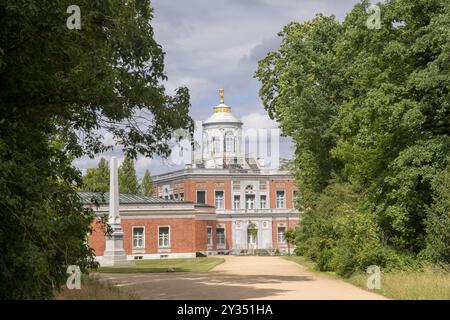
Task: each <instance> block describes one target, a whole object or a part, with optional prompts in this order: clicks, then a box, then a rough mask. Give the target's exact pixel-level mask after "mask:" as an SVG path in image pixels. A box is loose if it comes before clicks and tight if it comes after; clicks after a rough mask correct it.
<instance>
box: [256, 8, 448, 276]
mask: <svg viewBox="0 0 450 320" xmlns="http://www.w3.org/2000/svg"><path fill="white" fill-rule="evenodd" d="M378 5H379V6H380V8H381V13H382V14H381V19H382V21H381V28H380V29H369V28H367V26H366V22H367V19H368V18H369V13H368V8H369V2H368V1H362V2H361V3H358V4H356V5H355V6H354V8H353V10H352V11H351V12H349V13H348V14H347V16H346V18H345V20H344V21H343V22H342V23H339V22H337V21H336V20H335V19H334V17H325V16H323V15H318V16H317V17H316V18H315V19H313V20H312V21H308V22H305V23H301V24H300V23H290V24H289V25H287V26H286V27H285V28H284V29H283V31H282V32H281V33H280V36H281V37H283V41H282V45H281V47H280V49H279V50H278V51H276V52H270V53H268V54H267V56H266V57H265V58H264V59H263V60H261V61H260V62H259V68H258V71H257V72H256V77H257V78H258V79H259V80H260V81H261V82H262V87H261V90H260V96H261V98H262V100H263V103H264V107H265V108H266V109H267V110H268V112H269V115H270V116H271V117H272V118H273V119H276V120H277V121H279V123H280V127H281V128H282V130H283V133H284V134H286V135H290V136H292V137H293V140H294V141H295V143H296V158H295V176H296V180H297V185H298V187H299V191H300V196H301V199H302V202H303V203H304V206H305V208H306V209H307V210H305V212H304V213H303V218H304V219H303V220H302V223H303V224H307V225H308V228H309V230H307V228H306V227H300V229H299V232H298V236H297V239H298V245H297V247H298V248H299V250H300V251H302V252H304V253H307V254H309V255H310V256H311V257H312V258H313V259H315V260H316V261H317V262H318V264H320V265H322V266H324V268H331V269H332V270H337V269H339V270H341V273H343V274H348V272H352V271H354V270H355V269H354V268H355V266H357V268H360V269H364V267H365V265H366V264H376V263H381V262H382V263H387V264H389V263H394V264H396V263H397V262H395V261H399V259H403V258H404V256H405V255H408V256H412V257H416V256H417V255H418V254H421V253H422V252H424V250H426V252H428V254H424V256H428V257H429V256H430V255H432V256H433V257H434V259H435V260H437V259H438V258H437V257H440V258H439V259H441V261H442V260H446V259H448V258H446V256H445V255H442V254H441V253H442V250H443V249H445V248H446V246H445V245H443V242H445V240H446V237H447V235H444V234H442V233H441V231H439V230H443V229H446V230H449V229H450V222H449V220H448V219H447V218H445V217H446V216H445V214H443V212H445V210H446V209H445V208H447V204H446V201H447V200H446V197H445V196H442V192H441V191H439V190H441V189H440V188H438V187H437V185H436V184H439V183H443V182H442V181H441V180H439V179H437V176H439V175H440V174H441V173H442V172H444V171H443V170H444V169H445V168H447V167H448V166H449V158H448V155H449V154H450V121H449V119H450V104H449V97H450V78H449V77H448V74H449V71H450V4H449V3H448V1H444V0H420V1H414V2H411V1H407V0H392V1H387V2H385V3H383V4H378ZM438 181H441V182H438ZM356 195H357V196H356ZM345 199H348V201H347V200H345ZM352 199H353V200H352ZM344 200H345V201H344ZM336 204H339V205H336ZM321 210H322V211H321ZM350 213H351V214H350ZM321 216H324V217H323V219H322V218H320V217H321ZM438 221H439V222H438ZM440 223H442V224H443V225H444V226H443V227H442V228H443V229H440V228H441V227H438V226H439V225H440ZM347 226H354V227H355V228H356V229H352V228H348V227H347ZM364 229H366V230H370V232H368V233H364V232H363V230H364ZM431 233H432V234H434V235H436V234H438V233H439V234H441V236H439V237H435V236H433V237H430V236H431ZM357 239H359V242H355V241H356V240H357ZM349 244H351V246H352V250H348V249H346V248H348V247H349ZM433 246H436V247H435V249H436V250H432V249H431V247H433ZM431 253H433V254H431ZM400 256H401V257H400ZM405 259H406V258H405ZM406 260H407V259H406ZM380 261H381V262H380ZM383 261H384V262H383Z"/></svg>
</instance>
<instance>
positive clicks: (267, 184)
mask: <svg viewBox="0 0 450 320" xmlns="http://www.w3.org/2000/svg"><path fill="white" fill-rule="evenodd" d="M220 95H221V101H220V104H219V105H218V106H216V107H214V108H213V111H214V112H213V114H212V116H210V117H209V118H208V119H207V120H206V121H205V122H204V123H203V125H202V128H201V129H202V131H203V132H202V134H201V137H202V143H201V144H200V147H197V148H196V149H195V150H194V153H193V156H192V161H191V163H189V164H187V165H186V166H185V168H184V169H182V170H176V171H173V172H168V173H165V174H160V175H156V176H153V182H154V186H155V191H154V195H153V196H142V195H129V194H120V193H119V191H118V190H119V187H120V186H118V181H117V159H115V158H112V160H111V164H110V165H111V168H110V172H111V184H110V193H109V196H108V195H100V194H96V193H86V192H85V193H80V196H81V199H82V200H83V202H84V203H85V205H86V206H90V207H92V209H93V210H94V211H95V213H96V216H97V218H96V220H95V221H94V222H93V224H92V230H93V232H92V234H90V235H89V244H90V246H91V248H92V249H93V250H94V253H95V255H96V256H97V259H98V260H99V261H100V263H102V264H103V265H114V264H120V263H123V262H126V261H128V260H136V259H137V260H140V259H160V258H184V257H186V258H188V257H195V256H199V255H213V254H243V253H244V254H245V253H248V252H251V253H252V252H255V250H257V251H259V252H260V253H263V252H265V253H269V254H271V253H275V252H277V251H278V252H280V253H283V252H286V251H287V249H288V244H287V242H286V240H285V237H284V233H285V232H286V231H287V230H288V229H293V228H295V227H296V225H297V224H298V222H299V215H298V212H297V211H296V210H295V208H294V199H295V193H296V187H295V185H294V181H293V177H292V176H291V175H290V174H289V172H286V171H280V170H279V169H278V167H277V168H272V167H270V166H268V165H267V164H268V163H269V162H268V161H267V159H264V158H261V157H257V156H255V155H252V154H249V153H245V152H244V148H245V143H244V138H243V135H242V126H243V123H242V122H241V121H240V120H238V119H237V118H235V117H234V116H233V114H232V112H231V108H230V107H229V106H227V105H226V104H225V103H224V99H223V90H222V89H221V91H220ZM102 217H107V218H108V224H109V225H111V226H112V229H113V233H112V235H111V236H106V237H105V224H104V223H103V222H104V219H102Z"/></svg>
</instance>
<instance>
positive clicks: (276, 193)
mask: <svg viewBox="0 0 450 320" xmlns="http://www.w3.org/2000/svg"><path fill="white" fill-rule="evenodd" d="M278 192H283V199H282V201H283V203H282V206H280V201H279V200H278ZM275 198H276V208H277V209H284V208H286V191H284V190H277V191H276V192H275Z"/></svg>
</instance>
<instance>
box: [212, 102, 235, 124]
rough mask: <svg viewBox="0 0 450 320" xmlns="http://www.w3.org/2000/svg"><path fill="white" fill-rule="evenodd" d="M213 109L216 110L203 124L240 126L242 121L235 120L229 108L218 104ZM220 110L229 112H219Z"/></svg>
mask: <svg viewBox="0 0 450 320" xmlns="http://www.w3.org/2000/svg"><path fill="white" fill-rule="evenodd" d="M214 109H217V110H219V111H217V110H215V111H214V113H213V114H212V116H210V117H209V118H208V119H207V120H206V121H205V122H203V124H206V125H208V124H215V123H233V124H239V125H242V121H241V120H239V119H237V118H236V117H235V116H234V115H233V114H232V113H231V109H230V107H228V106H227V105H226V104H219V105H218V106H217V107H215V108H214ZM222 109H227V110H228V109H229V110H230V111H226V112H223V111H220V110H222Z"/></svg>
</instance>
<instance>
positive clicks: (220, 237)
mask: <svg viewBox="0 0 450 320" xmlns="http://www.w3.org/2000/svg"><path fill="white" fill-rule="evenodd" d="M216 238H217V245H218V246H224V245H225V229H224V228H217V229H216Z"/></svg>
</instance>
